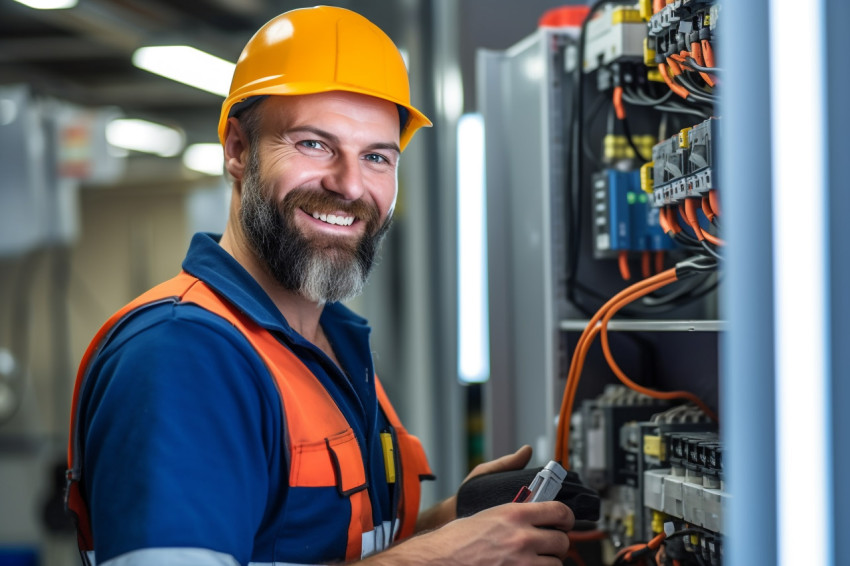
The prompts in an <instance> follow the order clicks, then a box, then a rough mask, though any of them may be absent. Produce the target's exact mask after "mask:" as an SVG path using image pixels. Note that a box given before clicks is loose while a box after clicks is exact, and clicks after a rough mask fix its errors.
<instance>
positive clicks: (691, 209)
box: [679, 198, 705, 240]
mask: <svg viewBox="0 0 850 566" xmlns="http://www.w3.org/2000/svg"><path fill="white" fill-rule="evenodd" d="M682 208H684V218H685V222H687V223H688V226H690V227H691V230H693V231H694V234H695V235H696V237H697V240H705V234H703V232H702V228H700V225H699V220H698V219H697V205H696V202H695V199H693V198H686V199H685V206H684V207H682V206H681V205H680V207H679V213H680V214H681V213H682Z"/></svg>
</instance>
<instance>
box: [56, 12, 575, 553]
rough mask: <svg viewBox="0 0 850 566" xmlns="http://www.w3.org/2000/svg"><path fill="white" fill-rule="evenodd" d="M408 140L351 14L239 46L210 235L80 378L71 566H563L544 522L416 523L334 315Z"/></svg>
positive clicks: (350, 320)
mask: <svg viewBox="0 0 850 566" xmlns="http://www.w3.org/2000/svg"><path fill="white" fill-rule="evenodd" d="M425 125H430V123H429V122H428V120H427V118H425V117H424V116H423V115H422V114H421V113H420V112H419V111H418V110H416V109H415V108H414V107H413V106H411V105H410V100H409V91H408V86H407V73H406V69H405V68H404V63H403V61H402V60H401V57H400V55H399V54H398V51H397V49H396V48H395V46H394V45H392V42H391V41H390V40H389V38H388V37H387V36H386V35H385V34H384V33H383V32H381V31H380V30H379V29H378V28H377V27H375V26H374V25H373V24H371V22H369V21H368V20H366V19H365V18H363V17H362V16H359V15H358V14H355V13H353V12H350V11H348V10H343V9H339V8H329V7H317V8H309V9H301V10H294V11H291V12H287V13H285V14H282V15H281V16H278V17H277V18H275V19H273V20H272V21H270V22H269V23H268V24H266V25H265V26H264V27H263V28H261V29H260V30H259V31H258V32H257V35H255V36H254V38H253V39H252V40H251V41H250V42H249V43H248V45H247V46H246V48H245V50H244V51H243V54H242V56H241V57H240V59H239V63H238V64H237V68H236V71H235V73H234V78H233V84H232V86H231V95H230V96H229V97H228V98H227V100H226V101H225V103H224V105H223V108H222V116H221V121H220V126H219V135H220V139H221V142H222V146H223V151H224V157H225V169H226V171H227V173H228V175H229V176H230V178H232V180H233V193H232V200H231V210H230V215H229V217H228V222H227V226H226V228H225V231H224V233H223V234H222V235H221V237H218V236H216V235H212V234H197V235H195V237H194V238H193V240H192V243H191V245H190V248H189V251H188V253H187V256H186V259H185V260H184V262H183V266H182V267H183V269H182V271H181V273H180V274H179V275H177V276H176V277H175V278H174V279H171V280H169V281H167V282H165V283H163V284H161V285H159V286H157V287H155V288H154V289H152V290H151V291H149V292H148V293H145V294H144V295H142V296H141V297H139V298H138V299H136V300H135V301H133V302H132V303H130V304H129V305H127V306H126V307H125V308H123V309H121V310H120V311H119V312H118V313H116V315H114V316H113V317H112V318H111V319H110V320H109V321H108V322H107V323H106V325H105V326H104V327H103V329H102V330H101V331H100V332H99V333H98V335H97V336H95V338H94V340H93V341H92V345H91V346H90V348H89V350H88V352H87V353H86V355H85V357H84V359H83V361H82V363H81V365H80V372H79V375H78V382H77V387H76V388H75V395H74V405H73V415H72V422H71V426H72V430H71V442H70V451H69V453H70V454H69V460H70V462H69V467H70V470H69V479H70V489H69V506H70V508H71V509H72V510H73V511H74V512H75V514H76V516H77V518H78V538H79V542H80V548H81V551H82V556H83V558H84V560H87V561H89V562H92V563H94V562H97V563H99V564H102V565H103V566H138V565H142V564H156V565H189V564H192V565H201V566H203V565H230V566H232V565H235V564H241V565H247V564H266V565H270V564H318V563H329V562H341V561H346V562H355V561H360V560H362V561H364V562H365V563H372V564H420V563H421V564H426V563H428V564H501V563H505V564H506V563H514V562H516V563H527V564H553V565H554V564H560V563H561V561H562V560H563V559H564V558H565V556H566V554H567V551H568V548H569V538H568V536H567V534H566V532H567V531H568V530H569V529H570V528H572V525H573V522H574V517H573V515H572V512H571V511H570V510H569V508H567V507H566V506H565V505H563V504H562V503H560V502H547V503H523V504H518V503H512V504H506V505H502V506H497V507H493V508H491V509H488V510H486V511H482V512H480V513H478V514H476V515H473V516H471V517H468V518H462V519H457V518H456V513H455V500H454V498H449V499H448V500H446V501H444V502H442V503H440V504H438V505H437V506H435V507H434V508H433V509H431V510H428V511H426V512H424V513H422V514H420V513H419V483H420V481H421V480H423V479H427V478H429V477H430V474H431V472H430V469H429V467H428V462H427V459H426V457H425V454H424V452H423V450H422V447H421V445H420V443H419V441H418V440H417V439H416V438H415V437H414V436H412V435H411V434H410V433H408V432H407V431H406V430H405V429H404V427H403V426H402V424H401V422H400V420H399V418H398V416H397V415H396V413H395V411H394V410H393V408H392V406H391V404H390V402H389V400H388V399H387V397H386V394H385V393H384V391H383V389H382V387H381V385H380V381H378V379H377V376H376V375H375V371H374V367H373V362H372V358H371V349H370V347H369V327H368V326H367V323H366V321H365V320H364V319H362V318H361V317H359V316H357V315H356V314H354V313H353V312H351V311H350V310H349V309H348V308H347V307H345V306H344V305H343V304H342V303H341V301H343V300H345V299H348V298H350V297H353V296H354V295H356V294H357V293H358V292H360V291H361V289H362V288H363V286H364V285H365V283H366V280H367V277H368V275H369V272H370V270H371V268H372V265H373V263H374V260H375V254H376V253H377V251H378V249H379V247H380V242H381V239H382V238H383V237H384V235H385V233H386V231H387V229H388V228H389V225H390V222H391V219H392V213H393V208H394V205H395V201H396V195H397V189H398V183H397V172H398V164H399V158H400V155H401V151H402V150H403V149H404V147H405V146H406V145H407V143H408V142H409V140H410V138H411V136H412V135H413V132H415V131H416V129H418V128H419V127H421V126H425ZM529 457H530V450H529V449H528V448H527V447H524V448H523V449H520V450H519V451H518V452H517V453H515V454H513V455H509V456H506V457H503V458H501V459H499V460H495V461H493V462H490V463H487V464H483V465H481V466H479V467H477V468H476V469H475V470H474V471H473V472H472V474H471V476H473V475H478V474H481V473H486V472H492V471H499V470H510V469H516V468H521V467H523V466H524V465H525V464H526V463H527V461H528V459H529ZM539 527H547V528H539ZM416 533H423V534H418V536H413V535H414V534H416Z"/></svg>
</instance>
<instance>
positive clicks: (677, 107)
mask: <svg viewBox="0 0 850 566" xmlns="http://www.w3.org/2000/svg"><path fill="white" fill-rule="evenodd" d="M670 92H673V91H670ZM655 109H656V110H661V111H664V112H674V113H679V114H690V115H692V116H698V117H700V118H702V119H705V118H708V117H709V116H710V114H709V113H706V112H705V111H703V110H699V109H698V108H692V107H690V106H683V105H681V104H676V103H675V102H671V103H670V104H662V105H660V106H656V107H655Z"/></svg>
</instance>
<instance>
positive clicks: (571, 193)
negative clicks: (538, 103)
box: [566, 0, 631, 310]
mask: <svg viewBox="0 0 850 566" xmlns="http://www.w3.org/2000/svg"><path fill="white" fill-rule="evenodd" d="M630 3H631V2H630V0H613V1H612V0H596V1H595V2H594V3H593V4H592V5H591V7H590V10H589V12H588V14H587V17H586V18H585V19H584V22H582V24H581V32H580V34H579V39H578V58H577V60H578V64H577V65H576V68H575V70H574V71H573V72H574V73H575V81H574V82H575V93H576V94H575V96H574V97H573V112H572V132H571V134H572V140H571V141H572V143H571V144H570V146H571V150H572V159H571V160H570V162H571V165H572V170H571V171H570V173H571V175H570V176H569V177H567V178H570V184H569V187H568V194H567V199H566V200H567V201H568V204H567V206H568V207H569V208H570V210H569V215H568V216H567V219H568V222H569V226H570V227H571V228H572V230H571V232H572V233H571V234H569V235H568V242H567V280H566V288H567V289H566V293H567V300H568V301H569V302H571V303H573V304H574V305H576V306H577V307H579V309H581V310H583V307H582V306H581V305H580V304H579V303H578V302H577V301H576V297H575V289H576V287H577V286H576V271H577V267H578V260H579V258H578V256H579V252H580V250H581V246H580V242H581V221H582V216H583V215H582V212H583V211H582V193H583V192H584V191H582V190H581V189H582V183H583V175H582V173H583V171H582V159H581V155H582V150H581V147H582V129H583V128H582V126H583V123H584V119H583V115H584V70H583V69H584V42H585V39H586V38H587V24H588V22H590V20H591V18H592V16H593V14H594V13H595V12H596V11H597V10H599V8H601V7H602V6H604V5H606V4H617V5H621V4H624V5H628V4H630Z"/></svg>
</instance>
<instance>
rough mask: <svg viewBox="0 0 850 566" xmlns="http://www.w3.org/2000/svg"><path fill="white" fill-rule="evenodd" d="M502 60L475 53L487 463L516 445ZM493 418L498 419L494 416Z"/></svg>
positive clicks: (497, 53) (492, 53)
mask: <svg viewBox="0 0 850 566" xmlns="http://www.w3.org/2000/svg"><path fill="white" fill-rule="evenodd" d="M503 60H504V55H503V54H502V52H500V51H488V50H479V51H478V52H477V54H476V65H475V69H476V82H477V92H478V109H479V111H480V112H481V113H482V115H483V116H484V118H485V123H486V129H485V137H486V142H485V144H484V145H485V152H486V153H485V161H486V167H487V172H486V174H487V179H486V181H487V191H486V192H487V225H488V227H489V230H488V234H487V244H488V252H489V257H488V272H489V275H488V279H489V281H488V287H489V288H488V293H489V302H490V306H489V316H490V380H489V382H488V383H487V384H486V385H485V386H484V414H485V418H486V419H487V426H486V427H485V431H486V435H485V447H484V450H485V454H486V455H487V457H488V458H492V457H493V456H494V455H497V454H503V453H506V452H507V451H509V450H510V447H512V446H515V445H516V444H517V440H516V435H515V434H514V430H515V426H516V425H515V421H516V417H517V414H516V409H515V406H514V397H513V395H511V394H510V387H511V381H512V380H511V371H510V370H509V368H511V367H512V364H513V349H512V348H510V347H509V345H510V344H511V341H512V334H513V332H512V330H513V327H514V324H513V312H512V309H510V308H508V305H510V304H511V289H512V288H513V286H512V285H511V282H510V273H511V270H510V265H511V263H512V258H513V256H512V253H511V247H510V233H511V213H510V208H509V206H508V203H507V200H508V199H507V197H508V194H509V189H510V187H509V184H508V182H507V178H508V177H507V171H508V169H509V167H508V161H507V160H505V159H503V156H504V155H505V153H506V151H507V147H508V141H507V139H506V137H505V136H504V135H503V132H505V124H504V118H505V116H506V114H505V113H504V112H502V109H503V108H504V94H505V93H504V91H503V89H502V88H501V84H500V83H501V80H500V79H501V68H502V63H503ZM496 415H498V418H496V417H495V416H496Z"/></svg>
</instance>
